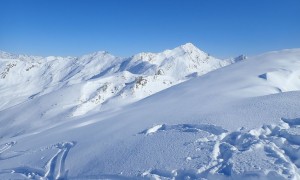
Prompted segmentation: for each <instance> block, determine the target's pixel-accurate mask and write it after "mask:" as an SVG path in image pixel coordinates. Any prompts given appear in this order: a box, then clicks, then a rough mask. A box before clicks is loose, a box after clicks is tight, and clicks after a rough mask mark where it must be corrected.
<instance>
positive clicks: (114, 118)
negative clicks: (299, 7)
mask: <svg viewBox="0 0 300 180" xmlns="http://www.w3.org/2000/svg"><path fill="white" fill-rule="evenodd" d="M0 54H1V53H0ZM2 54H3V55H1V56H0V57H1V59H2V60H1V61H0V62H1V66H0V67H1V69H2V70H1V71H2V72H4V73H2V75H3V76H4V75H5V77H4V78H3V79H2V80H1V81H0V85H1V86H0V90H1V100H2V99H3V101H2V104H1V105H2V106H1V108H2V110H1V111H0V115H1V116H0V124H1V126H0V161H1V163H0V179H23V178H29V179H39V178H41V179H201V178H204V179H227V178H230V179H241V178H243V179H259V178H261V179H264V178H268V179H299V178H300V171H299V168H300V160H299V159H300V154H299V149H300V119H299V118H300V101H299V99H300V92H299V89H300V71H299V69H300V49H289V50H282V51H274V52H269V53H265V54H262V55H258V56H255V57H251V58H247V59H246V60H245V58H244V57H243V56H241V57H239V58H236V59H229V60H219V59H216V58H213V57H211V56H209V55H208V54H206V53H204V52H202V51H201V50H199V49H197V48H196V47H194V46H193V45H192V44H190V43H188V44H186V45H183V46H180V47H178V48H175V49H173V50H166V51H164V52H162V53H157V54H154V53H141V54H138V55H135V56H133V57H131V58H118V57H114V56H112V55H110V54H108V53H107V52H97V53H93V54H91V55H86V56H83V57H81V58H72V57H68V58H61V57H47V58H43V57H28V56H17V55H10V54H7V53H2ZM29 62H30V63H33V64H34V63H36V66H34V67H33V68H31V69H30V70H29V72H31V73H28V74H26V72H25V71H26V70H25V71H24V68H25V67H31V65H32V64H30V63H29ZM231 63H234V64H232V65H229V64H231ZM14 64H16V65H14ZM228 65H229V66H228ZM224 66H226V67H224ZM220 67H222V68H220ZM8 69H9V70H8ZM216 69H217V70H216ZM212 70H214V71H212ZM210 71H212V72H210ZM208 72H209V73H208ZM206 73H207V74H206ZM200 75H201V76H200ZM163 82H165V83H163ZM166 82H172V83H166ZM116 87H117V89H116ZM139 88H140V89H139ZM163 89H165V90H163ZM162 90H163V91H162ZM112 92H115V93H112Z"/></svg>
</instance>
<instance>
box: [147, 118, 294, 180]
mask: <svg viewBox="0 0 300 180" xmlns="http://www.w3.org/2000/svg"><path fill="white" fill-rule="evenodd" d="M158 126H159V125H157V126H154V127H158ZM199 127H200V128H199ZM151 129H153V127H152V128H149V129H148V130H146V131H144V133H143V134H148V135H149V133H147V132H148V131H149V130H151ZM155 129H156V131H151V134H152V135H154V133H158V134H159V133H166V131H173V133H176V131H179V132H184V133H194V134H195V136H194V137H193V139H194V140H193V139H187V140H189V141H187V142H186V144H182V146H187V147H188V148H189V149H191V150H193V151H194V154H197V155H196V156H195V155H194V156H187V157H186V158H185V162H182V163H185V164H187V163H195V164H197V161H198V163H199V166H196V167H197V168H195V169H190V170H187V169H172V170H166V169H150V170H148V171H145V172H144V173H143V174H142V176H143V177H149V178H157V179H200V178H221V179H222V178H226V177H230V178H233V179H234V178H264V177H265V178H276V179H277V178H279V179H280V178H281V179H283V178H291V179H299V178H300V174H299V173H300V171H299V168H300V163H299V162H300V161H299V160H300V154H299V150H300V122H299V119H283V120H282V121H281V123H280V124H279V125H264V126H262V127H260V128H257V129H252V130H248V131H244V130H243V129H240V130H238V131H233V132H228V131H226V130H223V129H221V128H220V127H216V126H213V125H210V126H208V125H182V124H179V125H161V126H160V128H159V129H157V128H155ZM201 131H204V132H207V133H208V134H207V135H206V136H203V134H201V133H200V132H201ZM198 133H199V135H198ZM203 154H205V155H209V157H208V160H207V161H206V163H204V164H203ZM205 155H204V156H205ZM201 156H202V157H201Z"/></svg>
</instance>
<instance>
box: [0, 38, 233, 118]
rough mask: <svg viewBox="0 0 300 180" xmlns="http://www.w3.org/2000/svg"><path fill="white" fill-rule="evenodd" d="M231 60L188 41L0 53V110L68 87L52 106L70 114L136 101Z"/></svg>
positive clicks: (224, 64) (229, 62)
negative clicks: (66, 52) (159, 47)
mask: <svg viewBox="0 0 300 180" xmlns="http://www.w3.org/2000/svg"><path fill="white" fill-rule="evenodd" d="M232 62H233V61H231V60H220V59H216V58H214V57H212V56H209V55H208V54H206V53H204V52H202V51H201V50H199V49H198V48H196V47H195V46H194V45H192V44H191V43H187V44H185V45H182V46H180V47H177V48H175V49H173V50H166V51H164V52H162V53H156V54H155V53H140V54H137V55H135V56H132V57H130V58H120V57H115V56H113V55H111V54H109V53H108V52H104V51H99V52H95V53H92V54H88V55H84V56H82V57H79V58H77V57H54V56H51V57H45V58H43V57H36V56H26V55H13V54H9V53H5V52H1V53H0V72H1V74H0V92H1V93H0V98H1V100H2V103H1V104H0V110H4V109H7V108H9V107H12V106H14V105H17V104H20V103H32V102H33V101H30V99H34V98H38V99H43V96H45V95H46V96H51V94H53V96H57V94H60V92H65V91H68V94H70V96H68V97H67V98H64V96H63V97H61V98H59V99H57V102H53V103H54V104H52V106H56V107H59V108H60V107H67V108H69V109H72V110H71V111H69V112H70V113H71V114H70V116H77V115H83V114H85V113H87V112H90V111H91V110H94V109H96V110H104V109H109V108H112V107H113V108H116V107H118V106H120V105H124V104H128V103H131V102H134V101H137V100H139V99H142V98H145V97H147V96H149V95H151V94H154V93H156V92H158V91H161V90H163V89H166V88H168V87H170V86H173V85H175V84H178V83H180V82H183V81H186V80H188V79H190V78H193V77H197V76H199V75H203V74H205V73H207V72H210V71H212V70H215V69H218V68H220V67H223V66H226V65H228V64H231V63H232ZM12 89H13V91H12ZM16 94H17V95H16ZM46 104H47V103H46ZM46 104H45V103H43V105H46ZM47 106H50V104H47ZM46 109H47V110H48V108H46ZM45 113H46V112H41V114H45Z"/></svg>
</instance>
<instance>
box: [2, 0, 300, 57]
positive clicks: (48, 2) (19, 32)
mask: <svg viewBox="0 0 300 180" xmlns="http://www.w3.org/2000/svg"><path fill="white" fill-rule="evenodd" d="M0 7H1V9H0V49H1V50H4V51H8V52H12V53H22V54H32V55H43V56H47V55H62V56H66V55H71V56H78V55H82V54H87V53H90V52H94V51H99V50H106V51H109V52H110V53H112V54H114V55H117V56H122V57H125V56H130V55H133V54H135V53H138V52H142V51H147V52H148V51H150V52H159V51H162V50H164V49H171V48H174V47H176V46H178V45H181V44H184V43H186V42H192V43H193V44H195V45H196V46H197V47H199V48H200V49H202V50H204V51H206V52H208V53H210V54H212V55H214V56H216V57H220V58H225V57H231V56H236V55H239V54H247V55H254V54H258V53H262V52H265V51H270V50H279V49H285V48H297V47H298V48H299V47H300V0H0Z"/></svg>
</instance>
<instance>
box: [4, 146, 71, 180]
mask: <svg viewBox="0 0 300 180" xmlns="http://www.w3.org/2000/svg"><path fill="white" fill-rule="evenodd" d="M7 144H12V143H7ZM75 144H76V143H75V142H62V143H57V144H55V145H52V146H49V147H46V148H42V149H40V151H45V150H48V149H58V151H57V152H56V153H55V155H54V156H53V157H52V158H50V160H49V161H48V162H47V163H46V165H45V167H44V168H32V167H29V166H20V167H16V168H12V169H5V170H3V171H0V174H3V173H17V174H22V175H23V176H25V177H26V178H27V179H49V180H51V179H61V180H62V179H67V175H68V170H66V169H65V162H66V158H67V155H68V153H69V151H70V149H71V148H72V147H73V146H75ZM5 147H9V145H7V146H5ZM5 147H4V148H5ZM4 148H1V151H0V152H1V153H2V152H4V151H5V150H7V149H9V148H6V149H4ZM3 149H4V151H3ZM1 153H0V155H1Z"/></svg>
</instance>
